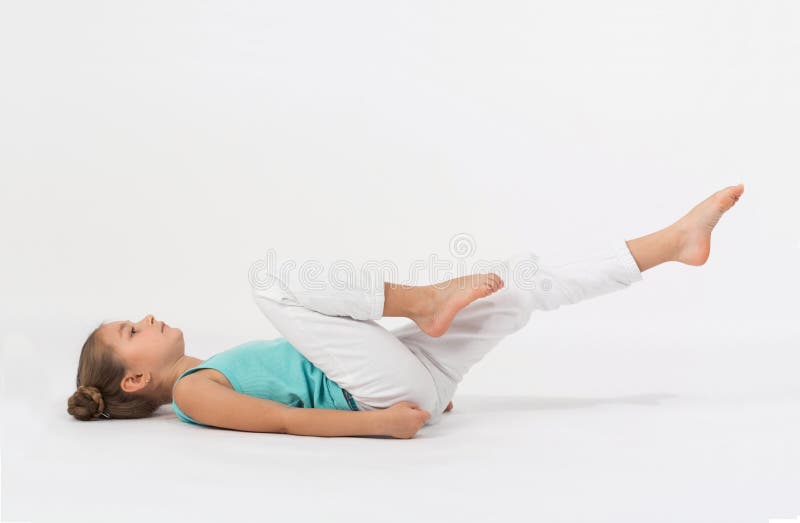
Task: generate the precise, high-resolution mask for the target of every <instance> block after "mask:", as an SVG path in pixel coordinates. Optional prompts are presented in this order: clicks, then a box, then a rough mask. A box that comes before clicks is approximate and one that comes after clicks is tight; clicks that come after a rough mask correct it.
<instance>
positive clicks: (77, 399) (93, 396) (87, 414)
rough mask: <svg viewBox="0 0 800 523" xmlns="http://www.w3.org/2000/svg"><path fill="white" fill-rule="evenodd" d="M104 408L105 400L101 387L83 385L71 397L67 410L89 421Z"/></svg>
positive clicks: (97, 415)
mask: <svg viewBox="0 0 800 523" xmlns="http://www.w3.org/2000/svg"><path fill="white" fill-rule="evenodd" d="M104 408H105V402H104V401H103V394H101V393H100V389H98V388H97V387H94V386H85V385H81V386H80V387H78V390H77V391H76V392H75V394H73V395H72V397H71V398H70V399H69V404H68V408H67V410H68V411H69V413H70V414H72V415H73V416H75V417H76V418H78V419H80V420H82V421H87V420H89V419H92V418H97V417H99V416H100V414H101V413H102V412H103V409H104Z"/></svg>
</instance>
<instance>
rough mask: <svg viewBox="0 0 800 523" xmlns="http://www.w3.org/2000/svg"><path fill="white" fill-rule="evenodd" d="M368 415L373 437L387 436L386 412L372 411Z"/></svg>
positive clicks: (383, 410) (381, 410)
mask: <svg viewBox="0 0 800 523" xmlns="http://www.w3.org/2000/svg"><path fill="white" fill-rule="evenodd" d="M367 414H370V432H371V434H372V435H373V436H388V435H389V431H388V429H387V425H386V410H385V409H380V410H373V411H370V412H368V413H367Z"/></svg>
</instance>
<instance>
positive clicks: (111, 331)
mask: <svg viewBox="0 0 800 523" xmlns="http://www.w3.org/2000/svg"><path fill="white" fill-rule="evenodd" d="M127 324H128V321H127V320H119V321H112V322H111V323H106V324H105V325H103V327H102V329H101V331H102V333H103V337H105V338H106V339H107V340H108V341H111V342H115V341H119V340H120V329H122V328H124V327H125V325H127Z"/></svg>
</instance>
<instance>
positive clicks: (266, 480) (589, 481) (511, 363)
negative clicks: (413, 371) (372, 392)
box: [2, 316, 800, 523]
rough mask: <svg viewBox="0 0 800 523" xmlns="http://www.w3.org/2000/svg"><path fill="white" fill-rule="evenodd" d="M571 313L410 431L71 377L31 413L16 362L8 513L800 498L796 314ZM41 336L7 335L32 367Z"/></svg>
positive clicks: (597, 513) (533, 511)
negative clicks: (121, 414) (333, 431)
mask: <svg viewBox="0 0 800 523" xmlns="http://www.w3.org/2000/svg"><path fill="white" fill-rule="evenodd" d="M552 318H555V316H553V317H552ZM556 323H557V322H550V323H545V324H543V325H537V326H536V327H531V328H528V329H526V330H525V331H522V332H520V333H518V334H515V335H514V336H512V337H510V338H508V339H507V340H506V342H505V343H504V344H503V345H502V346H501V347H499V348H498V349H497V350H495V351H494V352H492V353H491V354H490V355H489V356H488V357H487V358H486V359H485V360H484V361H482V362H481V363H480V364H479V366H477V367H475V368H473V370H472V371H471V373H470V375H469V376H468V377H467V378H466V379H465V381H464V382H463V383H462V387H461V389H460V390H459V392H458V394H457V395H456V398H455V401H454V404H455V409H454V410H453V411H452V412H451V413H450V414H449V415H448V416H446V417H445V420H443V421H442V422H441V423H440V424H438V425H436V426H431V427H426V428H424V429H423V430H422V431H420V432H419V433H418V434H417V436H416V437H415V438H414V439H411V440H395V439H391V438H361V437H358V438H316V437H300V436H291V435H275V434H258V433H243V432H235V431H227V430H216V429H204V428H200V427H194V426H190V425H188V424H185V423H182V422H180V421H179V420H177V418H176V417H175V416H174V414H173V413H172V411H171V410H170V409H169V408H167V407H162V410H160V411H159V413H158V415H157V416H156V417H154V418H151V419H146V420H136V421H121V420H114V421H111V422H96V423H80V422H77V421H74V420H73V419H72V418H70V417H69V416H68V415H67V414H66V411H65V399H66V398H65V397H60V396H59V397H56V396H55V395H53V396H52V397H50V398H48V399H47V400H45V401H44V402H43V403H41V404H40V405H36V407H35V408H36V411H35V412H34V416H35V417H34V418H33V419H32V420H29V419H28V413H29V411H30V410H31V408H30V407H28V406H26V405H27V404H28V403H29V402H26V401H25V400H23V399H21V398H19V397H17V398H15V397H14V396H15V394H14V391H12V390H9V386H8V384H9V379H8V378H7V379H6V382H5V387H4V396H5V397H6V399H7V402H6V409H5V413H4V414H3V430H4V439H3V453H2V492H3V496H2V520H3V521H31V522H49V521H59V522H63V521H82V522H89V521H118V522H125V521H142V520H147V521H173V520H180V521H226V520H232V521H311V520H317V521H343V522H344V521H346V522H352V521H371V522H372V521H457V520H461V521H486V520H492V521H547V522H556V521H592V522H599V521H609V522H611V521H613V522H616V523H622V522H636V523H643V522H648V523H650V522H661V521H663V522H667V521H669V522H675V521H681V522H692V521H698V522H699V521H703V522H706V521H724V522H728V523H731V522H738V521H741V522H745V521H748V522H767V521H768V520H769V519H770V518H776V519H777V518H794V517H795V516H797V515H798V514H800V380H798V378H797V367H796V365H794V364H793V362H796V361H797V353H796V352H797V349H798V345H797V340H798V339H800V337H798V336H797V333H796V332H789V330H790V329H789V328H788V327H787V328H786V329H783V330H779V329H776V328H769V327H768V326H764V327H763V328H756V327H754V328H751V329H749V330H746V331H743V330H742V329H738V330H736V332H735V334H734V333H731V332H728V333H726V332H725V329H724V328H706V329H695V332H693V333H692V334H689V331H687V330H682V331H667V332H660V333H652V332H651V333H649V334H648V333H647V332H645V331H643V330H641V329H644V327H640V330H634V331H630V330H628V331H625V332H613V330H612V329H611V328H606V329H603V328H593V329H586V330H585V331H583V332H567V331H564V330H563V326H558V325H557V324H556ZM743 332H749V334H746V333H745V334H743ZM10 342H14V340H10ZM18 342H19V340H18ZM24 353H25V351H24V350H22V349H20V350H19V351H16V352H15V351H14V350H10V349H9V345H8V343H7V344H6V356H7V357H8V355H9V354H11V355H12V357H13V355H14V354H16V356H15V357H16V358H17V361H16V362H13V363H14V365H15V366H16V367H15V368H20V370H21V373H24V372H26V370H27V369H26V368H25V363H24V361H19V358H20V354H24ZM6 363H8V361H6ZM6 368H8V367H6ZM72 372H74V371H72V369H70V373H72ZM500 372H502V374H503V377H504V379H505V381H504V382H503V383H504V385H503V387H504V389H503V390H502V391H499V390H497V389H498V388H499V387H498V385H497V384H498V381H497V378H498V376H497V373H500ZM10 380H11V382H13V381H14V378H13V376H12V377H11V378H10ZM498 394H501V395H498ZM17 396H18V394H17Z"/></svg>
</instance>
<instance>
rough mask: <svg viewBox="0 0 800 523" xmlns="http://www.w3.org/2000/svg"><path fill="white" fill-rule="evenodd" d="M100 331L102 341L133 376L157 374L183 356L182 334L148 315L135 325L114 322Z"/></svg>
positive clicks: (127, 322) (123, 321)
mask: <svg viewBox="0 0 800 523" xmlns="http://www.w3.org/2000/svg"><path fill="white" fill-rule="evenodd" d="M102 329H103V333H102V334H103V336H104V337H105V339H106V341H107V342H109V343H110V344H111V345H113V346H114V348H115V351H116V353H117V354H118V355H119V356H120V357H121V358H122V360H123V361H124V362H125V366H126V367H128V369H129V370H130V371H132V372H134V373H139V372H152V373H158V372H160V370H161V369H164V368H167V367H169V366H170V365H172V364H173V363H175V361H177V360H178V359H179V358H180V357H181V356H183V355H184V349H185V346H184V342H183V331H181V330H180V329H178V328H176V327H170V326H168V325H167V324H166V323H164V322H163V321H156V319H155V317H153V315H152V314H148V315H147V316H145V317H144V318H142V319H141V320H140V321H139V322H137V323H133V322H130V321H125V320H122V321H114V322H111V323H107V324H106V325H103V327H102Z"/></svg>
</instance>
